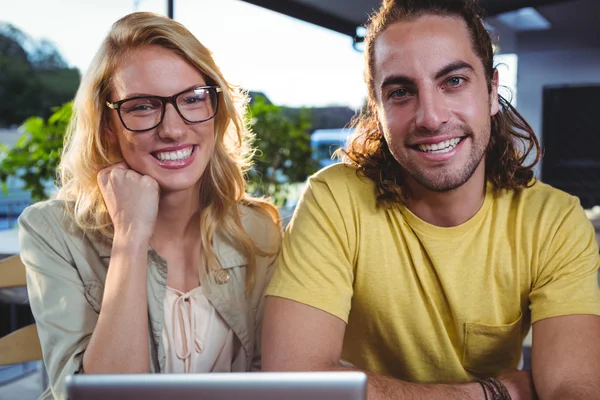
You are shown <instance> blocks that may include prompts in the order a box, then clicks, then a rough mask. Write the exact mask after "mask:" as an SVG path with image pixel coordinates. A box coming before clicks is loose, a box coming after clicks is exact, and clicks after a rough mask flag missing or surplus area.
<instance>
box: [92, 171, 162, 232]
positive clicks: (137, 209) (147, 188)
mask: <svg viewBox="0 0 600 400" xmlns="http://www.w3.org/2000/svg"><path fill="white" fill-rule="evenodd" d="M97 179H98V185H99V186H100V192H101V193H102V197H103V198H104V203H105V204H106V208H107V209H108V213H109V215H110V218H111V219H112V223H113V226H114V229H115V236H119V235H123V236H125V237H132V235H133V237H138V238H141V239H144V240H149V239H150V237H151V236H152V233H153V232H154V227H155V225H156V216H157V214H158V200H159V193H160V187H159V186H158V183H157V182H156V181H155V180H154V179H153V178H151V177H150V176H148V175H140V174H139V173H137V172H136V171H134V170H132V169H131V168H130V167H129V165H127V163H125V162H124V161H123V162H120V163H117V164H115V165H111V166H110V167H108V168H105V169H103V170H101V171H100V172H98V177H97Z"/></svg>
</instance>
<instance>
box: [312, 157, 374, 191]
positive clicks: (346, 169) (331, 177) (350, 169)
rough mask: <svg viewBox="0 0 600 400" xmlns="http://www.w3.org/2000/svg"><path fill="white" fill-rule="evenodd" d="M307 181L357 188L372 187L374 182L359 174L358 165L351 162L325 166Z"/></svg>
mask: <svg viewBox="0 0 600 400" xmlns="http://www.w3.org/2000/svg"><path fill="white" fill-rule="evenodd" d="M309 183H321V184H325V185H327V186H330V187H342V186H344V187H350V188H357V189H359V188H360V189H371V190H372V189H374V188H375V186H374V183H373V181H372V180H370V179H369V178H366V177H364V176H363V175H361V174H360V171H359V170H358V167H356V166H355V165H351V164H345V163H337V164H333V165H330V166H328V167H325V168H323V169H321V170H320V171H318V172H317V173H315V174H314V175H312V176H311V177H310V178H309Z"/></svg>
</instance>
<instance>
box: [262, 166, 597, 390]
mask: <svg viewBox="0 0 600 400" xmlns="http://www.w3.org/2000/svg"><path fill="white" fill-rule="evenodd" d="M355 171H356V170H355V169H354V168H352V167H349V166H345V165H341V164H338V165H334V166H332V167H330V168H327V169H325V170H322V171H321V172H319V173H318V174H317V175H315V176H313V177H311V178H310V180H309V182H308V186H307V190H306V192H305V193H304V195H303V198H302V200H301V201H300V203H299V205H298V208H297V210H296V213H295V216H294V218H293V219H292V221H291V223H290V225H289V226H288V230H287V232H286V235H285V238H284V242H283V249H282V253H281V254H280V258H279V266H278V268H277V269H276V271H275V275H274V277H273V280H272V281H271V285H270V286H269V288H268V291H267V295H271V296H279V297H283V298H287V299H292V300H295V301H298V302H301V303H304V304H307V305H310V306H313V307H316V308H318V309H321V310H324V311H326V312H328V313H331V314H333V315H335V316H336V317H338V318H340V319H342V320H344V321H345V322H347V326H346V334H345V337H344V345H343V352H342V358H343V360H344V361H347V362H349V363H351V364H353V365H354V366H356V367H357V368H361V369H364V370H367V371H371V372H375V373H380V374H384V375H388V376H392V377H395V378H398V379H402V380H405V381H412V382H422V383H431V382H446V383H450V382H454V383H460V382H466V381H469V380H472V379H473V377H475V376H479V377H483V376H492V375H496V374H498V373H499V372H501V371H502V370H504V369H506V368H509V367H513V368H514V367H517V365H518V363H519V359H520V355H521V346H522V342H523V338H524V336H525V335H526V334H527V332H528V330H529V328H530V325H531V323H532V322H535V321H538V320H540V319H544V318H548V317H553V316H560V315H568V314H597V315H600V289H599V287H598V282H597V276H598V266H599V263H600V260H599V254H598V246H597V244H596V241H595V236H594V229H593V226H592V225H591V223H590V222H589V221H588V220H587V218H586V216H585V213H584V211H583V209H582V208H581V206H580V205H579V200H578V199H577V198H575V197H572V196H570V195H568V194H566V193H564V192H561V191H559V190H557V189H554V188H552V187H550V186H548V185H545V184H543V183H541V182H537V183H536V184H535V185H534V186H533V187H531V188H528V189H523V190H520V191H502V192H501V193H500V194H499V195H498V196H494V195H493V194H492V191H491V190H487V193H486V197H485V200H484V203H483V205H482V207H481V209H480V210H479V211H478V212H477V214H475V215H474V216H473V217H472V218H471V219H470V220H468V221H467V222H465V223H464V224H462V225H459V226H456V227H451V228H441V227H437V226H434V225H431V224H428V223H426V222H424V221H423V220H421V219H419V218H418V217H416V216H415V215H414V214H412V213H411V212H410V211H409V210H408V209H407V208H405V207H402V206H399V207H397V208H395V209H392V210H386V209H382V208H378V207H376V202H375V200H376V199H375V186H374V184H373V182H372V181H370V180H368V179H366V178H362V177H360V178H359V177H357V175H356V172H355Z"/></svg>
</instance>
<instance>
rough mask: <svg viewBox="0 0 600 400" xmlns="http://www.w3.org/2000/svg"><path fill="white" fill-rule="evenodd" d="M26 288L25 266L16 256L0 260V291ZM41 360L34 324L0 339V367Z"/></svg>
mask: <svg viewBox="0 0 600 400" xmlns="http://www.w3.org/2000/svg"><path fill="white" fill-rule="evenodd" d="M23 286H27V281H26V280H25V265H24V264H23V262H21V258H19V256H18V255H14V256H10V257H8V258H5V259H3V260H0V291H1V290H2V289H10V288H18V287H23ZM41 359H42V348H41V346H40V339H39V337H38V332H37V327H36V326H35V324H31V325H28V326H26V327H23V328H21V329H18V330H16V331H14V332H11V333H9V334H8V335H6V336H3V337H1V338H0V366H7V365H12V364H20V363H24V362H28V361H38V360H41Z"/></svg>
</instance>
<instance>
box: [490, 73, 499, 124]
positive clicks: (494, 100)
mask: <svg viewBox="0 0 600 400" xmlns="http://www.w3.org/2000/svg"><path fill="white" fill-rule="evenodd" d="M498 79H499V78H498V69H497V68H494V75H492V82H491V83H492V85H491V91H490V116H492V117H493V116H494V115H496V114H498V111H499V110H500V103H499V99H498V85H499V83H498V82H499V81H498Z"/></svg>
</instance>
